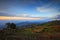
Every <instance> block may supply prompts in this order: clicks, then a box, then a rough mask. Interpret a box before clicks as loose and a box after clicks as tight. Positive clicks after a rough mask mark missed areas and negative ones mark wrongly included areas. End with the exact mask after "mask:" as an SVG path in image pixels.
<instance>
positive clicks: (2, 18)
mask: <svg viewBox="0 0 60 40" xmlns="http://www.w3.org/2000/svg"><path fill="white" fill-rule="evenodd" d="M42 19H43V18H38V17H9V16H0V20H42Z"/></svg>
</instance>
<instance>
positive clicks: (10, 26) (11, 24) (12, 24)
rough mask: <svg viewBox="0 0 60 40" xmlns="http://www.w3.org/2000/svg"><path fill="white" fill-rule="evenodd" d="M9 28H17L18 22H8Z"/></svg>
mask: <svg viewBox="0 0 60 40" xmlns="http://www.w3.org/2000/svg"><path fill="white" fill-rule="evenodd" d="M6 25H7V28H12V29H16V24H14V23H6Z"/></svg>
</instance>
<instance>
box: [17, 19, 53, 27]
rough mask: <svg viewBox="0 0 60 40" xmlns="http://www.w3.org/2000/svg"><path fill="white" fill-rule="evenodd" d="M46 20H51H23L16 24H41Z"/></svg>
mask: <svg viewBox="0 0 60 40" xmlns="http://www.w3.org/2000/svg"><path fill="white" fill-rule="evenodd" d="M48 21H52V20H47V19H46V20H35V21H34V20H33V21H25V22H20V23H17V24H16V25H17V26H25V25H32V24H43V23H46V22H48Z"/></svg>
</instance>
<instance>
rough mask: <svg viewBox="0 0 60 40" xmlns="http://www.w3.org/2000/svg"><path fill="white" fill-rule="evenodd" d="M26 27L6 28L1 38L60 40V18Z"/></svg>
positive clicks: (5, 39)
mask: <svg viewBox="0 0 60 40" xmlns="http://www.w3.org/2000/svg"><path fill="white" fill-rule="evenodd" d="M28 26H31V27H25V28H21V27H19V28H16V29H11V28H4V29H3V30H0V40H60V20H55V21H51V22H47V23H44V24H37V25H35V24H32V25H28Z"/></svg>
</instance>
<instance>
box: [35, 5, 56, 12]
mask: <svg viewBox="0 0 60 40" xmlns="http://www.w3.org/2000/svg"><path fill="white" fill-rule="evenodd" d="M36 10H37V11H39V12H53V11H56V10H55V9H53V8H49V7H48V8H46V7H43V6H42V7H37V8H36Z"/></svg>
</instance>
